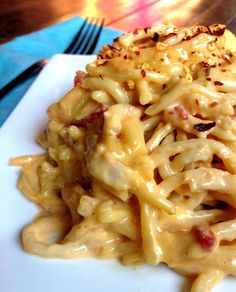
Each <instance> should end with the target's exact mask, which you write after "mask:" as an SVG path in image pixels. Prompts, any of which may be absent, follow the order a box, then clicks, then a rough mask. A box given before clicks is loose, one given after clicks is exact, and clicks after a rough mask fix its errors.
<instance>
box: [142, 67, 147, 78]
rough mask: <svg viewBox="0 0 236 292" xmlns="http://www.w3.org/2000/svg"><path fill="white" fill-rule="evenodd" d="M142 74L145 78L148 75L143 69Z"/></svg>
mask: <svg viewBox="0 0 236 292" xmlns="http://www.w3.org/2000/svg"><path fill="white" fill-rule="evenodd" d="M141 75H142V77H143V78H144V77H146V71H145V70H143V69H142V70H141Z"/></svg>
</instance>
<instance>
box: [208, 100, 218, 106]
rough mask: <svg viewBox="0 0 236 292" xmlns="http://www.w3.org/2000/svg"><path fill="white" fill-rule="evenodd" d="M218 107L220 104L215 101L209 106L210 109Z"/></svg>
mask: <svg viewBox="0 0 236 292" xmlns="http://www.w3.org/2000/svg"><path fill="white" fill-rule="evenodd" d="M217 105H218V102H216V101H213V102H212V103H210V104H209V106H210V107H215V106H217Z"/></svg>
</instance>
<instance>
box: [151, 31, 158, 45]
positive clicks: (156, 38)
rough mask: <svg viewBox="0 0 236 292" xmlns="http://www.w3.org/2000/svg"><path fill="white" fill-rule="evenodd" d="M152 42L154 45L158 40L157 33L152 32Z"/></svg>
mask: <svg viewBox="0 0 236 292" xmlns="http://www.w3.org/2000/svg"><path fill="white" fill-rule="evenodd" d="M152 40H153V41H154V42H155V43H156V42H158V40H159V34H158V33H157V32H154V36H153V37H152Z"/></svg>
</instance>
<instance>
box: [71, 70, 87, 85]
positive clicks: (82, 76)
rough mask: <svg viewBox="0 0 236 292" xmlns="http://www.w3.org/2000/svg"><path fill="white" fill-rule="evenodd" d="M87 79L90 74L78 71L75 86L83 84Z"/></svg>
mask: <svg viewBox="0 0 236 292" xmlns="http://www.w3.org/2000/svg"><path fill="white" fill-rule="evenodd" d="M86 77H88V73H86V72H84V71H82V70H79V71H77V72H76V75H75V78H74V86H76V85H77V84H78V83H81V82H82V81H83V80H84V79H85V78H86Z"/></svg>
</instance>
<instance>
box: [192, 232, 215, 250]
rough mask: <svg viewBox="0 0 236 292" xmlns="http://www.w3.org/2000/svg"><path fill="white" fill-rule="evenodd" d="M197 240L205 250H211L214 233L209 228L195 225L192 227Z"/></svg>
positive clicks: (213, 242) (213, 243)
mask: <svg viewBox="0 0 236 292" xmlns="http://www.w3.org/2000/svg"><path fill="white" fill-rule="evenodd" d="M193 231H194V232H195V236H196V239H197V242H198V243H199V244H200V245H201V246H202V248H203V250H205V251H212V250H213V249H214V247H215V244H216V238H215V234H214V233H213V231H212V230H211V229H210V228H202V227H195V228H194V229H193Z"/></svg>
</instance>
